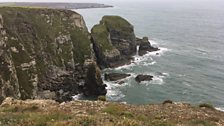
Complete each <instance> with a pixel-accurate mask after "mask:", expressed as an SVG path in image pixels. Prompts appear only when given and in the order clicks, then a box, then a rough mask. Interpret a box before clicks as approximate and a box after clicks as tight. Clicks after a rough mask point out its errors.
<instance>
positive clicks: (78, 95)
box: [72, 94, 84, 100]
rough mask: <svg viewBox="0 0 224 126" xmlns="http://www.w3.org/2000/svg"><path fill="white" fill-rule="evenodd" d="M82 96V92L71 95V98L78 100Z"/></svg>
mask: <svg viewBox="0 0 224 126" xmlns="http://www.w3.org/2000/svg"><path fill="white" fill-rule="evenodd" d="M83 97H84V96H83V94H77V95H75V96H72V99H73V100H80V99H82V98H83Z"/></svg>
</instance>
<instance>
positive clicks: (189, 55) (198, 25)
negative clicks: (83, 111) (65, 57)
mask: <svg viewBox="0 0 224 126" xmlns="http://www.w3.org/2000/svg"><path fill="white" fill-rule="evenodd" d="M109 4H112V5H114V6H115V7H114V8H106V9H86V10H76V11H78V12H79V13H81V14H82V15H83V16H84V18H85V20H86V24H87V26H88V28H89V29H91V27H92V26H93V25H94V24H96V23H98V22H99V20H100V19H101V18H102V16H103V15H120V16H122V17H125V18H126V19H127V20H129V21H130V22H131V23H132V24H133V25H134V27H135V32H136V35H137V36H140V37H143V36H149V38H150V41H151V42H152V43H153V44H154V45H155V46H158V47H160V48H162V51H160V52H159V53H160V55H159V56H156V55H154V54H147V55H146V56H144V57H137V56H135V59H136V60H135V61H134V63H133V64H131V65H128V66H123V67H120V68H116V69H107V70H104V72H108V71H118V72H125V73H130V74H132V76H131V77H130V78H127V79H125V82H126V83H125V84H123V85H121V86H120V85H117V84H116V83H113V82H105V83H107V84H108V95H107V97H108V99H109V100H112V101H119V102H127V103H131V104H147V103H161V102H162V101H164V100H167V99H171V100H173V101H178V102H179V101H181V102H190V103H193V104H199V103H203V102H206V103H211V104H213V105H215V106H216V107H221V108H223V107H224V51H223V50H224V9H223V7H224V4H223V2H222V3H221V2H218V1H217V2H212V1H211V2H202V3H200V2H155V1H154V2H153V1H148V2H129V3H124V2H116V3H109ZM140 73H144V74H151V75H154V76H155V77H154V80H153V81H151V82H143V83H141V84H137V83H136V82H135V81H134V77H135V76H136V75H137V74H140Z"/></svg>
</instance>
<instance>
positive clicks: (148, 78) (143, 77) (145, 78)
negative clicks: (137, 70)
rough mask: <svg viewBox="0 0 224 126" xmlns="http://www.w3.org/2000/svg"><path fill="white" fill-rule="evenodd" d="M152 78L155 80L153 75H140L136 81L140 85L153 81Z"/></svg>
mask: <svg viewBox="0 0 224 126" xmlns="http://www.w3.org/2000/svg"><path fill="white" fill-rule="evenodd" d="M152 78H153V76H151V75H142V74H140V75H138V76H137V77H136V78H135V80H136V81H137V82H138V83H140V82H142V81H151V80H152Z"/></svg>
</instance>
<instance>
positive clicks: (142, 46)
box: [136, 37, 159, 56]
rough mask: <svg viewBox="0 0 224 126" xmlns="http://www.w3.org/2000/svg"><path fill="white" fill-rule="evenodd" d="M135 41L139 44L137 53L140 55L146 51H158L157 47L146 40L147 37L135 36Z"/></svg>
mask: <svg viewBox="0 0 224 126" xmlns="http://www.w3.org/2000/svg"><path fill="white" fill-rule="evenodd" d="M136 41H137V43H138V45H139V50H138V54H139V55H140V56H143V55H145V54H146V53H147V52H153V51H158V50H159V48H157V47H153V46H152V45H151V44H150V42H149V40H148V37H143V38H142V39H139V38H137V39H136Z"/></svg>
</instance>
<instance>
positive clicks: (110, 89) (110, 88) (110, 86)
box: [105, 82, 125, 101]
mask: <svg viewBox="0 0 224 126" xmlns="http://www.w3.org/2000/svg"><path fill="white" fill-rule="evenodd" d="M105 83H106V84H107V95H106V97H107V98H108V100H113V101H118V100H120V99H121V98H123V97H125V95H124V94H123V93H122V92H121V91H120V90H119V88H118V87H119V86H124V84H122V85H119V84H115V83H114V82H105Z"/></svg>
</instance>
